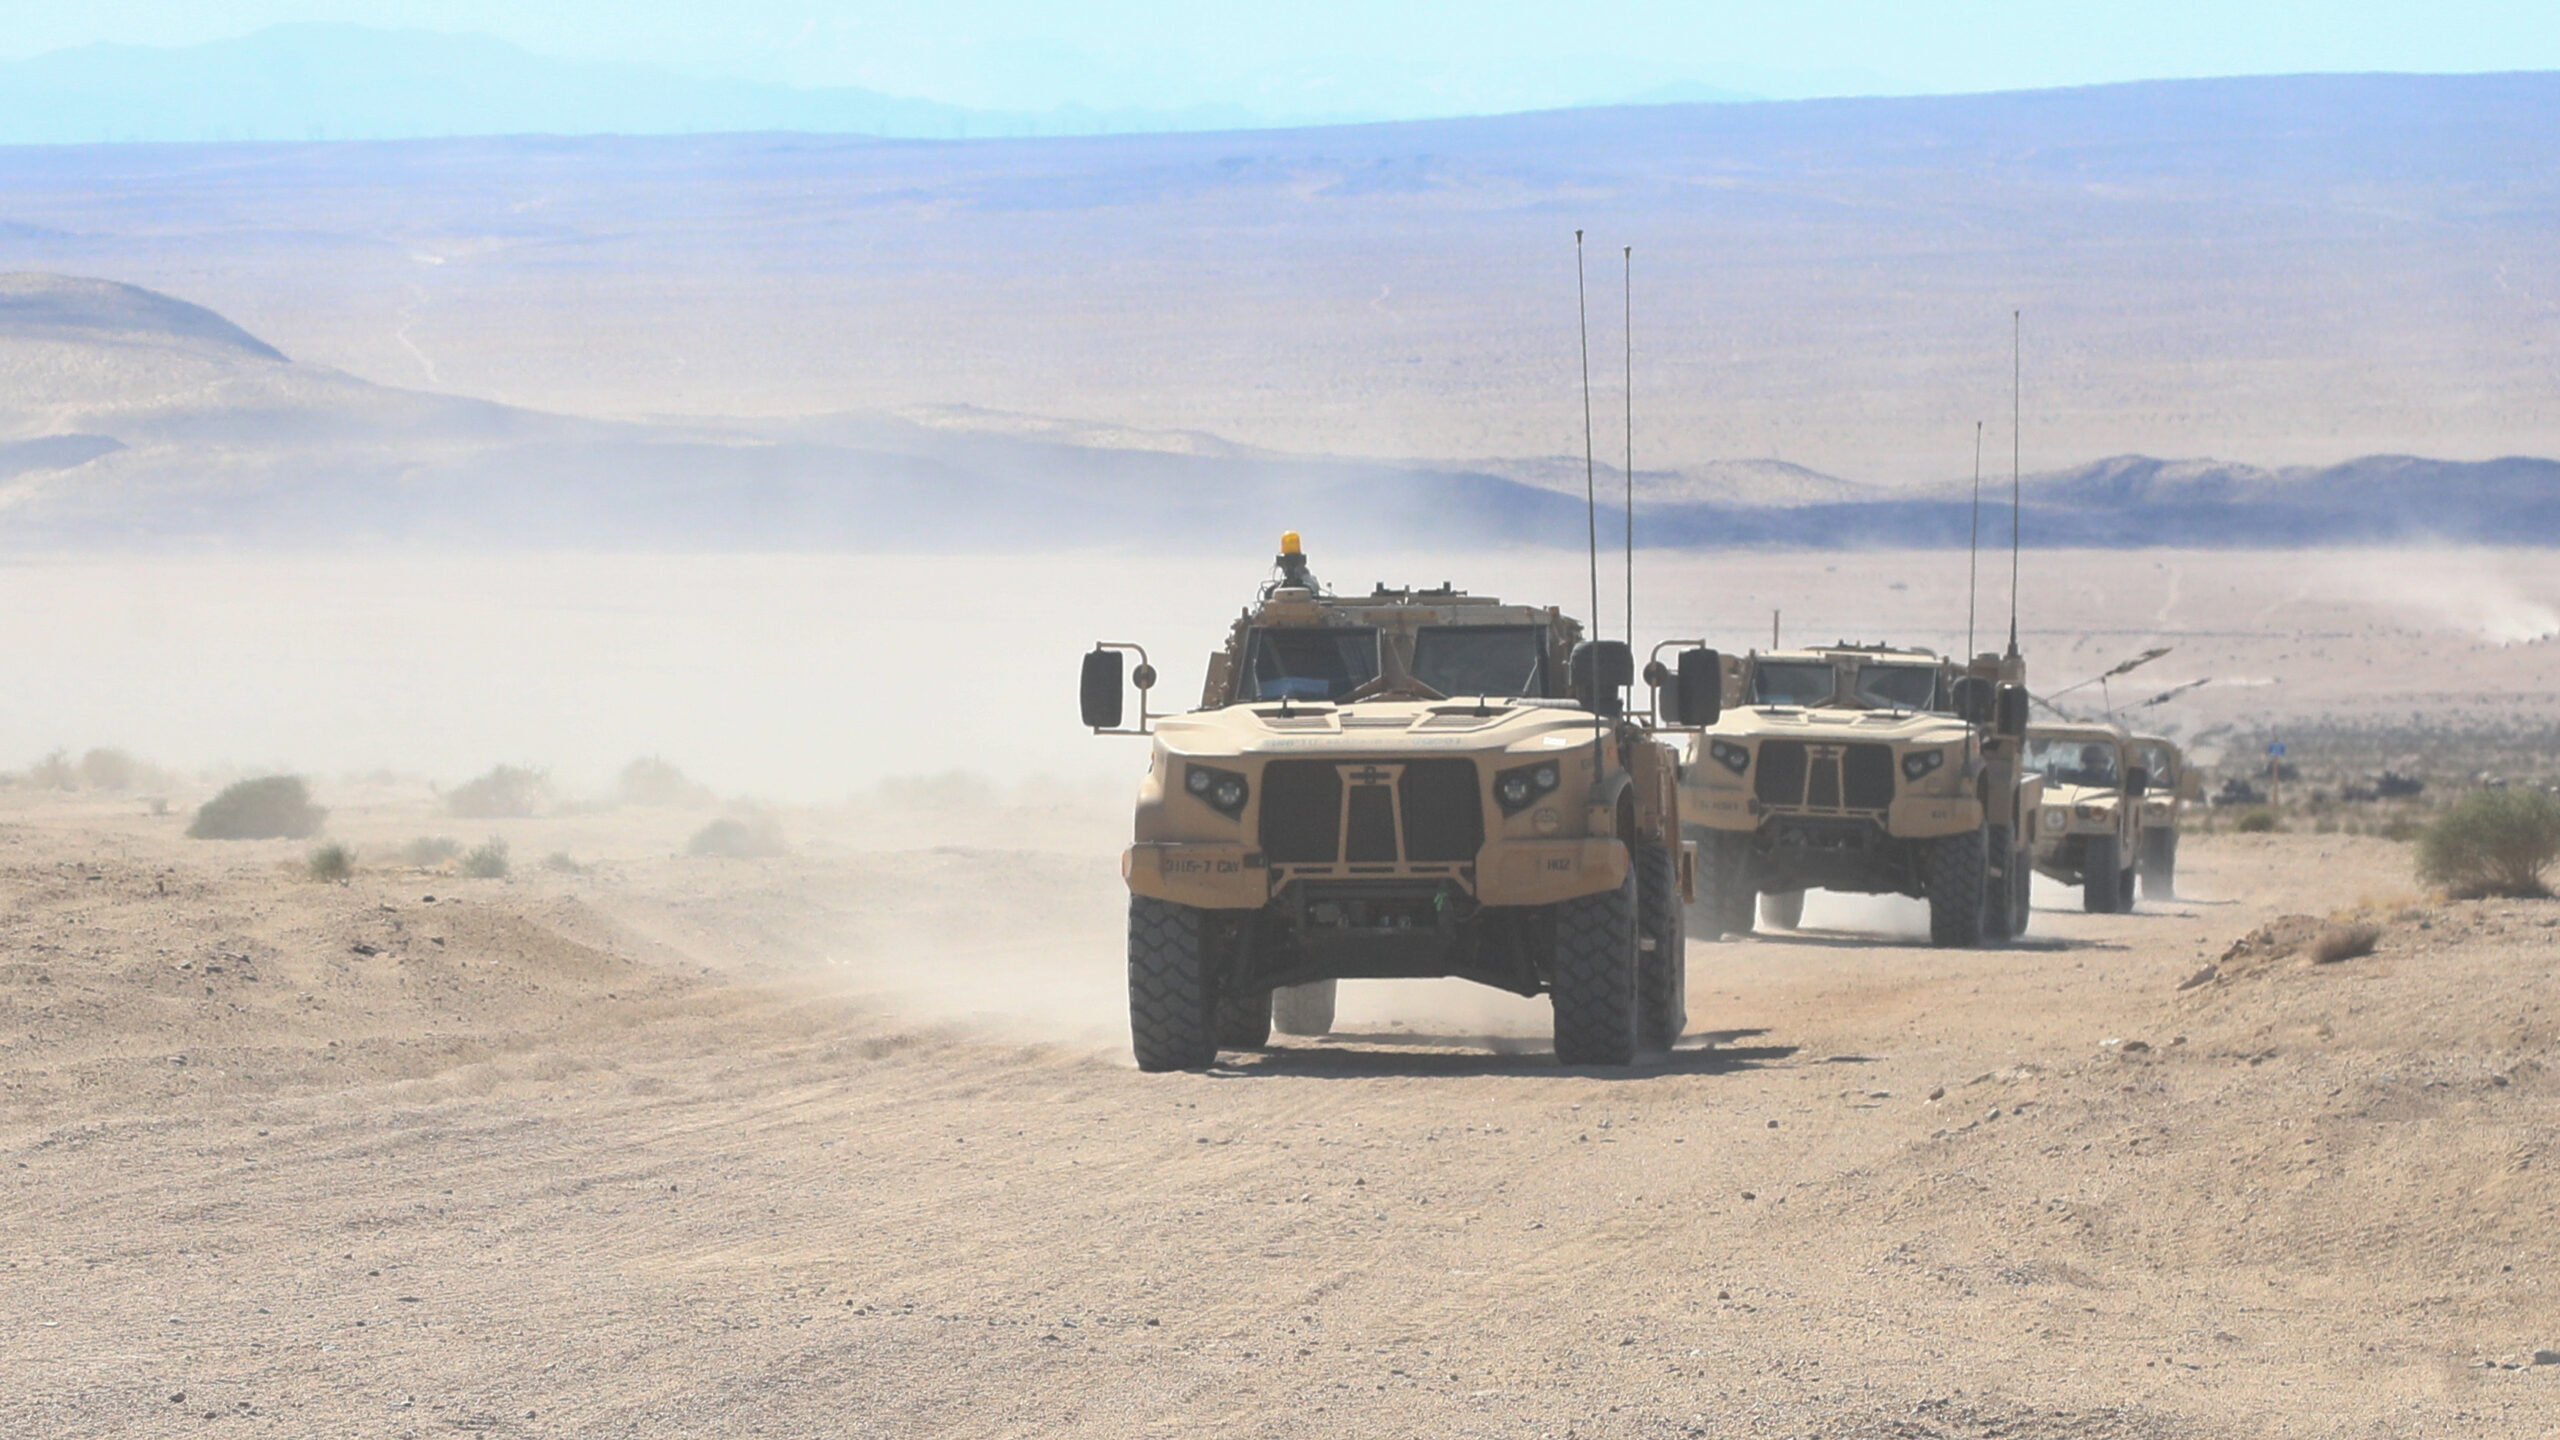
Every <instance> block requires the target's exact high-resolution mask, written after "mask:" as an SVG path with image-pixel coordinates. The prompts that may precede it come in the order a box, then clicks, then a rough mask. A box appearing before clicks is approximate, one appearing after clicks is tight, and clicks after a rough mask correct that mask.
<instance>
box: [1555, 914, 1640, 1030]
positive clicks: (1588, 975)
mask: <svg viewBox="0 0 2560 1440" xmlns="http://www.w3.org/2000/svg"><path fill="white" fill-rule="evenodd" d="M1636 888H1637V887H1636V875H1635V867H1634V866H1633V865H1629V866H1628V867H1627V880H1626V883H1625V884H1623V885H1620V886H1619V887H1618V888H1617V889H1615V890H1611V891H1609V892H1607V893H1605V894H1600V895H1582V896H1577V897H1575V898H1574V899H1571V900H1567V901H1565V902H1564V903H1563V904H1561V905H1558V906H1557V907H1556V911H1555V915H1556V953H1555V971H1554V979H1553V981H1552V983H1551V984H1550V986H1549V989H1550V990H1552V991H1553V992H1554V997H1555V1009H1556V1020H1555V1026H1556V1030H1555V1033H1556V1063H1557V1064H1559V1065H1624V1064H1626V1063H1627V1062H1628V1061H1630V1060H1633V1059H1634V1058H1635V1055H1636V1028H1637V1027H1636V928H1637V923H1636V922H1637V913H1636V912H1637V898H1636Z"/></svg>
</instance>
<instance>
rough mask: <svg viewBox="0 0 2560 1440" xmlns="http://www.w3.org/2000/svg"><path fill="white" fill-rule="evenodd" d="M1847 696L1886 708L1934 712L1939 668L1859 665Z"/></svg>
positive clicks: (1930, 666)
mask: <svg viewBox="0 0 2560 1440" xmlns="http://www.w3.org/2000/svg"><path fill="white" fill-rule="evenodd" d="M1850 693H1851V694H1853V695H1855V696H1857V698H1859V699H1860V700H1863V701H1865V702H1866V703H1867V704H1869V705H1880V706H1883V707H1885V708H1887V709H1893V710H1934V709H1937V708H1938V667H1937V666H1935V665H1861V666H1859V667H1858V679H1857V683H1856V685H1855V686H1853V687H1852V688H1851V690H1850Z"/></svg>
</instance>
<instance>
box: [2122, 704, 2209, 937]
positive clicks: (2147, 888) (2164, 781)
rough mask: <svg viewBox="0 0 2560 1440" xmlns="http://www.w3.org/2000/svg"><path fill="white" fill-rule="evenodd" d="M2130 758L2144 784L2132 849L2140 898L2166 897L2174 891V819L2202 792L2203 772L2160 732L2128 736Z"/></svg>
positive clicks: (2165, 898)
mask: <svg viewBox="0 0 2560 1440" xmlns="http://www.w3.org/2000/svg"><path fill="white" fill-rule="evenodd" d="M2133 763H2134V764H2136V765H2139V766H2141V767H2142V770H2143V776H2144V779H2146V780H2147V781H2148V782H2149V784H2148V785H2147V786H2146V787H2145V788H2144V790H2143V793H2142V839H2141V841H2140V843H2139V846H2138V848H2137V849H2136V851H2135V856H2136V858H2135V865H2134V869H2135V871H2136V872H2137V873H2138V874H2139V875H2140V877H2141V880H2142V898H2143V899H2145V900H2168V899H2172V898H2174V897H2175V896H2176V895H2177V893H2178V822H2179V821H2180V820H2181V819H2183V818H2184V817H2185V814H2186V806H2187V802H2188V801H2190V800H2200V799H2202V798H2203V797H2204V776H2203V775H2201V774H2199V773H2198V772H2197V771H2195V770H2194V769H2193V768H2192V767H2190V766H2189V765H2188V764H2187V754H2186V752H2185V751H2183V750H2181V749H2179V748H2178V743H2177V742H2176V741H2174V740H2171V739H2169V738H2168V737H2167V736H2165V735H2136V736H2134V737H2133Z"/></svg>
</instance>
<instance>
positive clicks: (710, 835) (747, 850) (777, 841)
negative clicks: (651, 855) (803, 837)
mask: <svg viewBox="0 0 2560 1440" xmlns="http://www.w3.org/2000/svg"><path fill="white" fill-rule="evenodd" d="M784 848H785V847H784V845H783V843H782V827H781V826H780V825H777V824H775V823H774V820H773V817H772V816H770V815H753V816H747V817H745V818H739V817H735V816H732V817H730V818H727V819H721V820H714V821H712V822H711V823H710V824H708V825H705V826H703V827H702V828H701V829H699V830H696V831H694V832H693V838H692V839H691V840H689V841H687V842H685V847H684V849H685V853H686V854H688V855H710V856H715V857H718V858H720V859H723V860H764V859H769V858H771V857H773V856H776V855H779V854H781V853H782V852H783V850H784Z"/></svg>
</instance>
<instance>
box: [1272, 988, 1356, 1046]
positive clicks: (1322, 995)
mask: <svg viewBox="0 0 2560 1440" xmlns="http://www.w3.org/2000/svg"><path fill="white" fill-rule="evenodd" d="M1338 983H1339V982H1337V981H1332V980H1310V981H1308V982H1307V983H1306V984H1304V985H1283V986H1281V987H1280V988H1279V989H1277V990H1274V991H1272V992H1271V1028H1272V1029H1274V1030H1277V1031H1279V1032H1280V1033H1281V1034H1283V1035H1301V1036H1308V1037H1313V1036H1317V1035H1330V1034H1332V1033H1333V997H1334V989H1335V987H1336V985H1337V984H1338Z"/></svg>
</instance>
